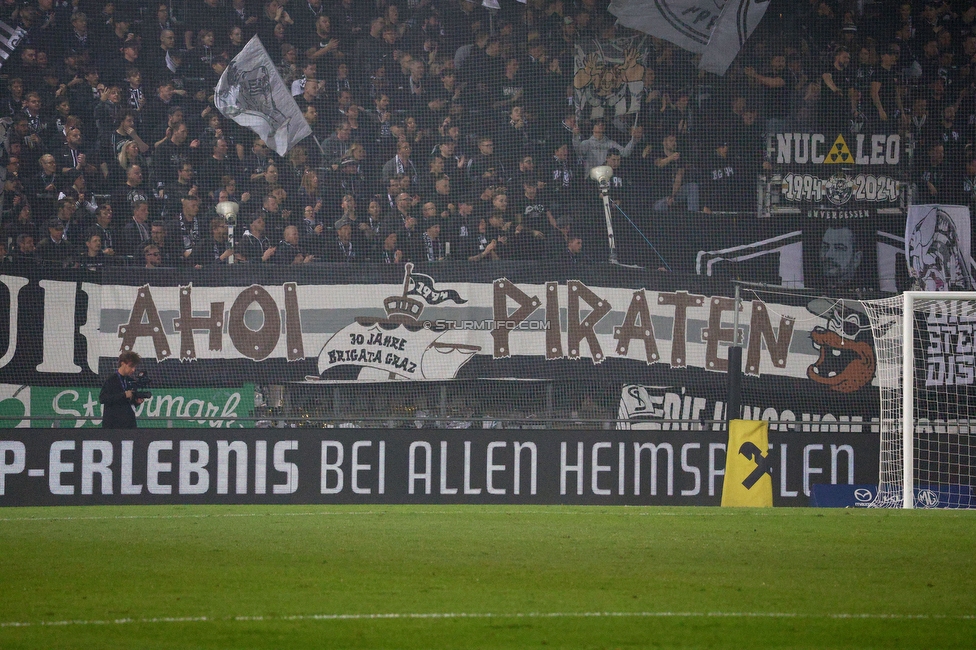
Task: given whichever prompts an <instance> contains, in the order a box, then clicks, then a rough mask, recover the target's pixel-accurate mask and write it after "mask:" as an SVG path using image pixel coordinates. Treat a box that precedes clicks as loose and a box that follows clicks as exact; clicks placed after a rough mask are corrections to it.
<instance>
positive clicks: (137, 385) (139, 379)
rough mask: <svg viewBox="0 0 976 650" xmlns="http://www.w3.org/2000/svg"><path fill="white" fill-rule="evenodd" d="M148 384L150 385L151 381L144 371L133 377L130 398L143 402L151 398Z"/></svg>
mask: <svg viewBox="0 0 976 650" xmlns="http://www.w3.org/2000/svg"><path fill="white" fill-rule="evenodd" d="M150 384H152V380H151V379H150V378H149V375H147V374H146V372H145V371H142V372H139V373H136V374H135V375H133V382H132V398H133V399H143V400H145V399H149V398H150V397H152V393H150V392H149V386H150Z"/></svg>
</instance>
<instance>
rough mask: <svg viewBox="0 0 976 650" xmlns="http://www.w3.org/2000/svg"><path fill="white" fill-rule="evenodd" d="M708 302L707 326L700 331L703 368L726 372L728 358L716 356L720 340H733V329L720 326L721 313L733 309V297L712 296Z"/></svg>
mask: <svg viewBox="0 0 976 650" xmlns="http://www.w3.org/2000/svg"><path fill="white" fill-rule="evenodd" d="M710 303H711V307H710V308H709V310H708V328H707V329H705V330H703V331H702V339H704V341H705V370H714V371H715V372H728V369H729V359H728V357H724V358H723V357H720V356H718V344H719V343H720V342H721V341H728V342H729V343H731V342H732V340H733V335H734V334H735V332H734V330H733V329H732V328H731V327H722V313H723V312H727V311H733V310H734V309H735V299H734V298H719V297H713V298H711V300H710Z"/></svg>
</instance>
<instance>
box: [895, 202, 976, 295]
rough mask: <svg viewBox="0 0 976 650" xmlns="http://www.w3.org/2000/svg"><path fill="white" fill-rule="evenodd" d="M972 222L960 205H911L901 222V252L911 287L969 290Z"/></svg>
mask: <svg viewBox="0 0 976 650" xmlns="http://www.w3.org/2000/svg"><path fill="white" fill-rule="evenodd" d="M971 237H972V224H971V222H970V215H969V208H968V207H966V206H962V205H913V206H911V207H910V208H909V209H908V219H907V221H906V224H905V256H906V257H907V258H908V272H909V275H910V276H911V279H912V284H913V288H915V289H918V290H921V291H972V290H973V288H974V282H973V268H972V266H973V258H972V239H971Z"/></svg>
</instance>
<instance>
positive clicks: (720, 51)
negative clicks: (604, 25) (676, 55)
mask: <svg viewBox="0 0 976 650" xmlns="http://www.w3.org/2000/svg"><path fill="white" fill-rule="evenodd" d="M768 5H769V0H711V2H701V1H700V0H612V1H611V3H610V13H612V14H613V15H614V16H616V17H617V19H618V21H619V22H620V24H621V25H623V26H624V27H630V28H631V29H636V30H638V31H642V32H644V33H645V34H650V35H651V36H656V37H657V38H663V39H664V40H666V41H670V42H672V43H674V44H675V45H677V46H678V47H680V48H682V49H684V50H688V51H690V52H697V53H700V54H701V55H702V57H701V61H700V62H699V64H698V67H699V68H701V69H702V70H705V71H707V72H714V73H715V74H718V75H723V74H725V71H726V70H728V69H729V66H730V65H731V64H732V60H733V59H735V56H736V54H738V53H739V49H740V48H741V47H742V45H743V44H744V43H745V42H746V39H747V38H749V35H750V34H752V31H753V30H754V29H755V28H756V25H758V24H759V21H760V20H762V17H763V14H764V13H766V7H767V6H768Z"/></svg>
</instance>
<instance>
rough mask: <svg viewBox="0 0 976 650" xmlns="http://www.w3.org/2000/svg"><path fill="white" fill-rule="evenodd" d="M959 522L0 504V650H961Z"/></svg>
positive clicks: (966, 516) (962, 543) (966, 540)
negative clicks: (529, 649) (788, 649)
mask: <svg viewBox="0 0 976 650" xmlns="http://www.w3.org/2000/svg"><path fill="white" fill-rule="evenodd" d="M974 542H976V513H970V512H952V511H938V512H935V511H878V510H873V511H865V510H816V509H797V510H790V509H768V510H752V509H720V508H650V507H648V508H629V507H614V508H602V507H538V506H531V507H528V506H526V507H517V506H491V507H488V506H360V507H339V506H287V507H281V506H278V507H258V506H246V507H245V506H240V507H223V506H179V507H175V506H174V507H120V508H110V507H97V508H95V507H93V508H47V509H33V508H31V509H18V508H8V509H2V510H0V648H4V649H5V650H11V649H14V648H32V649H33V648H98V649H101V648H179V649H181V650H187V649H193V648H275V649H280V648H340V647H355V648H367V647H371V648H376V647H394V648H432V647H451V648H525V647H553V648H558V647H573V648H604V647H607V648H625V647H729V648H750V649H751V648H766V647H793V648H796V647H840V648H872V647H873V648H881V647H884V648H890V647H899V648H904V647H917V648H949V647H965V648H972V647H973V646H974V645H976V543H974Z"/></svg>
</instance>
